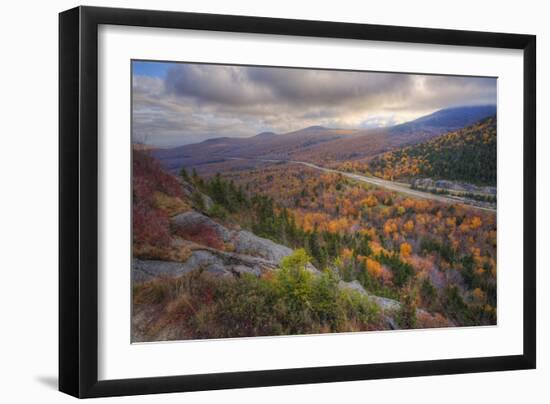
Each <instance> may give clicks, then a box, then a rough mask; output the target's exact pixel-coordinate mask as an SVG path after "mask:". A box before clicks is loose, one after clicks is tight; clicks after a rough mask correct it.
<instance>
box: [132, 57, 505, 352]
mask: <svg viewBox="0 0 550 404" xmlns="http://www.w3.org/2000/svg"><path fill="white" fill-rule="evenodd" d="M131 69H132V92H131V102H132V115H131V119H132V133H131V136H132V151H131V153H132V201H131V203H132V268H131V271H132V319H131V321H132V342H153V341H177V340H196V339H219V338H235V337H258V336H282V335H287V336H288V335H300V334H325V333H349V332H368V331H388V332H392V330H407V329H428V328H432V329H433V328H443V327H464V326H468V327H472V326H491V325H496V324H497V250H496V249H497V227H496V222H497V220H496V206H497V188H496V187H497V120H496V112H497V105H496V104H497V79H496V78H494V77H477V76H475V77H474V76H449V75H433V74H410V73H395V72H392V73H390V72H369V71H344V70H326V69H314V68H292V67H267V66H243V65H222V64H201V63H190V62H189V63H188V62H175V61H174V62H164V61H163V62H160V61H146V60H133V61H132V62H131Z"/></svg>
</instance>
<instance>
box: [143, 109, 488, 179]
mask: <svg viewBox="0 0 550 404" xmlns="http://www.w3.org/2000/svg"><path fill="white" fill-rule="evenodd" d="M495 114H496V106H491V105H482V106H467V107H456V108H446V109H442V110H439V111H436V112H434V113H432V114H430V115H426V116H423V117H421V118H418V119H416V120H413V121H410V122H406V123H403V124H399V125H395V126H391V127H388V128H378V129H367V130H365V129H362V130H359V129H333V128H326V127H323V126H310V127H307V128H303V129H300V130H296V131H292V132H288V133H285V134H275V133H273V132H262V133H259V134H257V135H256V136H253V137H249V138H232V137H220V138H214V139H208V140H205V141H203V142H201V143H195V144H189V145H185V146H180V147H176V148H173V149H157V150H154V151H152V153H153V155H154V156H155V157H156V158H157V159H159V160H160V161H161V163H162V164H163V165H164V167H165V168H167V169H168V170H171V171H176V170H179V169H180V168H181V167H192V166H197V165H203V164H209V163H214V162H220V161H223V160H224V159H226V158H227V157H240V158H250V159H257V158H260V159H277V160H289V159H292V160H301V161H310V162H314V163H321V164H329V163H331V162H334V161H342V160H354V159H360V158H365V157H368V156H374V155H377V154H380V153H383V152H387V151H390V150H393V149H396V148H398V147H403V146H410V145H414V144H418V143H422V142H425V141H428V140H430V139H432V138H434V137H436V136H439V135H441V134H443V133H447V132H451V131H454V130H457V129H461V128H464V127H466V126H468V125H471V124H473V123H475V122H477V121H480V120H481V119H483V118H487V117H489V116H492V115H495Z"/></svg>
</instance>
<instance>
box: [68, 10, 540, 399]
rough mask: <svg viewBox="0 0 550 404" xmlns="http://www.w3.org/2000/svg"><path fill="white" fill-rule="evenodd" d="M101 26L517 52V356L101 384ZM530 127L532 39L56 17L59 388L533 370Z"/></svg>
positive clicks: (214, 19) (337, 26)
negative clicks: (520, 71) (520, 179)
mask: <svg viewBox="0 0 550 404" xmlns="http://www.w3.org/2000/svg"><path fill="white" fill-rule="evenodd" d="M100 24H112V25H125V26H140V27H156V28H180V29H194V30H207V31H227V32H242V33H259V34H277V35H291V36H309V37H322V38H344V39H358V40H370V41H390V42H404V43H423V44H439V45H450V46H453V45H462V46H475V47H487V48H509V49H519V50H522V51H523V60H524V77H523V80H524V82H523V85H524V89H523V92H524V93H523V105H524V110H523V119H524V123H523V131H524V132H523V139H524V140H523V141H524V156H523V170H524V171H523V172H524V189H523V200H524V207H523V209H524V210H523V219H524V228H523V251H524V258H523V354H521V355H513V356H496V357H482V358H468V359H445V360H429V361H416V362H400V363H380V364H364V365H351V366H331V367H314V368H295V369H281V370H262V371H250V372H235V373H218V374H202V375H201V374H194V375H182V376H170V377H151V378H139V379H123V380H107V381H99V380H98V376H97V371H98V323H97V318H98V278H97V275H98V270H97V266H98V137H97V131H98V122H97V120H98V104H97V103H98V87H97V86H98V66H97V62H98V26H99V25H100ZM535 122H536V37H535V36H534V35H519V34H504V33H489V32H472V31H458V30H443V29H425V28H410V27H397V26H382V25H368V24H351V23H340V22H324V21H308V20H289V19H279V18H261V17H245V16H230V15H214V14H197V13H184V12H167V11H149V10H131V9H112V8H96V7H77V8H74V9H71V10H68V11H64V12H62V13H60V15H59V218H60V219H59V390H60V391H62V392H65V393H68V394H70V395H73V396H76V397H81V398H85V397H104V396H120V395H134V394H151V393H168V392H183V391H197V390H213V389H227V388H242V387H260V386H275V385H291V384H301V383H324V382H337V381H351V380H364V379H382V378H396V377H411V376H427V375H442V374H459V373H470V372H489V371H502V370H515V369H534V368H535V366H536V240H535V238H536V227H535V226H536V222H535V219H536V218H535V214H536V213H535V212H536V171H535V166H536V163H535V155H536V153H535V148H536V133H535V132H536V126H535ZM519 234H521V232H520V231H519V229H518V235H519ZM518 237H519V236H518ZM518 241H519V240H518Z"/></svg>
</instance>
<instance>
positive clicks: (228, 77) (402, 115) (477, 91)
mask: <svg viewBox="0 0 550 404" xmlns="http://www.w3.org/2000/svg"><path fill="white" fill-rule="evenodd" d="M132 73H133V74H132V107H133V116H132V141H133V142H136V143H143V144H147V145H151V146H155V147H162V148H164V147H174V146H181V145H185V144H190V143H198V142H202V141H204V140H207V139H211V138H218V137H243V138H244V137H251V136H255V135H257V134H259V133H261V132H274V133H277V134H284V133H289V132H292V131H296V130H300V129H303V128H307V127H310V126H323V127H327V128H337V129H369V128H379V127H387V126H393V125H396V124H400V123H403V122H408V121H411V120H414V119H417V118H419V117H421V116H425V115H429V114H431V113H433V112H436V111H438V110H441V109H445V108H451V107H461V106H480V105H496V79H495V78H485V77H465V76H434V75H420V74H403V73H379V72H350V71H334V70H315V69H295V68H273V67H249V66H232V65H207V64H193V63H172V62H149V61H133V62H132Z"/></svg>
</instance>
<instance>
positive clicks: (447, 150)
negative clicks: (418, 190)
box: [367, 117, 497, 186]
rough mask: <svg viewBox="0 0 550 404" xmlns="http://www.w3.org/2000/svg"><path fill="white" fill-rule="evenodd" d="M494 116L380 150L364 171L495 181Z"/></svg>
mask: <svg viewBox="0 0 550 404" xmlns="http://www.w3.org/2000/svg"><path fill="white" fill-rule="evenodd" d="M496 153H497V130H496V117H491V118H488V119H484V120H482V121H480V122H478V123H476V124H474V125H472V126H468V127H467V128H464V129H460V130H457V131H455V132H451V133H448V134H445V135H442V136H439V137H437V138H435V139H432V140H430V141H428V142H425V143H421V144H417V145H414V146H409V147H405V148H402V149H399V150H395V151H391V152H387V153H384V154H382V155H380V156H378V157H376V158H374V159H372V160H370V162H369V163H368V167H367V168H368V171H370V172H371V173H372V174H374V175H376V176H378V177H382V178H385V179H390V180H397V179H412V178H417V177H430V178H434V179H446V180H456V181H465V182H468V183H472V184H480V185H493V186H494V185H496V175H497V157H496Z"/></svg>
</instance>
